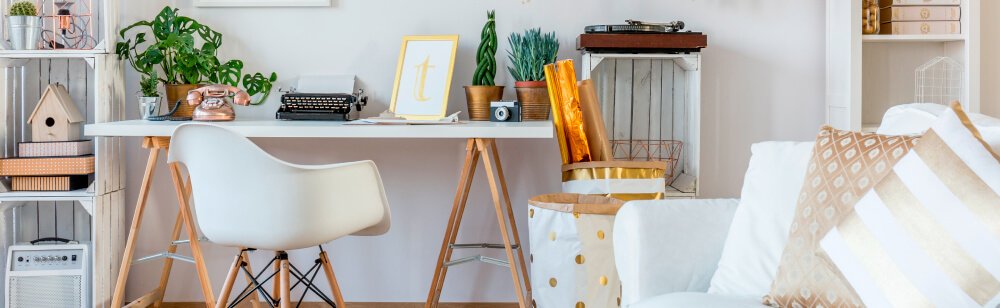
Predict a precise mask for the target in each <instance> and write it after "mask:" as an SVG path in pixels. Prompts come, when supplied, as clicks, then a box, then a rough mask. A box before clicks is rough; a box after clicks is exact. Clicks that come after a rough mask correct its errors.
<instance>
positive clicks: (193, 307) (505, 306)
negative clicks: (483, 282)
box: [162, 302, 517, 308]
mask: <svg viewBox="0 0 1000 308" xmlns="http://www.w3.org/2000/svg"><path fill="white" fill-rule="evenodd" d="M346 306H347V307H350V308H422V307H424V303H347V305H346ZM162 307H165V308H202V307H205V304H204V303H193V302H192V303H163V306H162ZM239 307H240V308H244V307H246V308H249V307H250V305H249V304H245V305H240V306H239ZM301 307H302V308H326V307H330V306H329V305H327V304H326V303H321V302H315V303H314V302H305V303H302V306H301ZM439 307H441V308H513V307H517V303H441V305H439Z"/></svg>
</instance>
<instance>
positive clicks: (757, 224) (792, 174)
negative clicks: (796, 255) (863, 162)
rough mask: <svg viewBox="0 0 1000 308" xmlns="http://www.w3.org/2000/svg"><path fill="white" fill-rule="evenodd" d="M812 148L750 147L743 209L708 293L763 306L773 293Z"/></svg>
mask: <svg viewBox="0 0 1000 308" xmlns="http://www.w3.org/2000/svg"><path fill="white" fill-rule="evenodd" d="M812 147H813V143H812V142H763V143H758V144H754V145H753V146H751V147H750V151H751V153H752V156H751V157H750V166H749V167H748V168H747V173H746V177H745V178H744V181H743V192H742V195H741V196H740V198H741V199H740V204H739V206H738V207H737V208H736V213H735V214H734V216H733V223H732V225H731V226H730V229H729V234H728V236H727V238H726V244H725V246H724V248H723V250H722V257H721V259H720V260H719V268H718V270H717V271H716V272H715V275H714V276H713V277H712V281H711V284H710V287H709V290H708V292H709V293H714V294H727V295H738V296H745V297H756V298H757V300H760V298H761V297H763V296H764V295H765V294H767V292H768V290H770V288H771V282H772V281H774V275H775V271H776V270H777V269H778V259H779V258H780V257H781V251H782V249H784V248H785V241H786V240H787V238H788V228H789V225H790V224H791V222H792V216H793V213H794V210H795V200H796V199H797V197H798V194H799V189H800V188H801V187H802V181H803V178H804V177H805V174H806V165H807V164H808V162H809V156H810V155H809V153H811V152H812Z"/></svg>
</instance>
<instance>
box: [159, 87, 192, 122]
mask: <svg viewBox="0 0 1000 308" xmlns="http://www.w3.org/2000/svg"><path fill="white" fill-rule="evenodd" d="M199 87H201V85H198V84H168V85H166V88H167V108H170V109H167V110H166V111H165V112H163V113H166V112H169V111H170V110H174V105H176V104H177V102H178V101H180V104H181V107H180V108H177V113H175V114H174V116H175V117H191V115H192V114H194V106H191V105H188V103H187V101H186V99H187V94H188V91H191V90H194V89H197V88H199Z"/></svg>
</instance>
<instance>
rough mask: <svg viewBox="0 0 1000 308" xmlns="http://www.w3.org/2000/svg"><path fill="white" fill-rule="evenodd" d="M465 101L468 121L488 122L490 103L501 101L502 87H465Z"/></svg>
mask: <svg viewBox="0 0 1000 308" xmlns="http://www.w3.org/2000/svg"><path fill="white" fill-rule="evenodd" d="M465 99H466V102H467V103H468V105H469V120H472V121H489V120H490V102H495V101H499V100H501V99H503V87H502V86H465Z"/></svg>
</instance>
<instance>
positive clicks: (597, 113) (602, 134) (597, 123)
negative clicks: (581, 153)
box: [577, 79, 614, 161]
mask: <svg viewBox="0 0 1000 308" xmlns="http://www.w3.org/2000/svg"><path fill="white" fill-rule="evenodd" d="M577 85H578V88H579V91H580V109H581V110H582V111H583V123H584V127H585V128H586V134H587V143H588V144H589V145H590V159H591V160H594V161H608V160H613V159H614V157H613V156H614V154H613V153H612V152H611V141H610V140H608V134H607V132H606V131H605V129H604V117H603V115H602V114H601V102H600V99H598V98H597V90H596V89H594V81H593V80H590V79H587V80H583V81H580V82H579V83H578V84H577Z"/></svg>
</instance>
